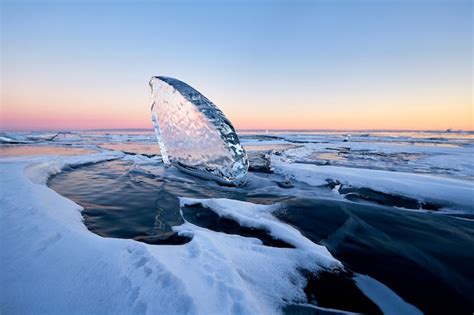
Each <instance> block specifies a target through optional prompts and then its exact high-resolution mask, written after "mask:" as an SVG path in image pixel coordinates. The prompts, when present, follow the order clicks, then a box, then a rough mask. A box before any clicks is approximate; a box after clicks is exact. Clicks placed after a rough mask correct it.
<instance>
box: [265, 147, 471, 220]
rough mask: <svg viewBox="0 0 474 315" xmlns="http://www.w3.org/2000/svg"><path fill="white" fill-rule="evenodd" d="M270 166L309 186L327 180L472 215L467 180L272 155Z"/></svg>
mask: <svg viewBox="0 0 474 315" xmlns="http://www.w3.org/2000/svg"><path fill="white" fill-rule="evenodd" d="M271 164H272V167H274V169H275V172H276V173H279V174H283V175H285V176H291V177H292V178H294V179H295V180H297V181H301V182H304V183H307V184H309V185H313V186H322V185H326V184H327V181H326V179H331V180H333V181H338V182H340V183H342V184H344V185H349V186H353V187H358V188H370V189H373V190H375V191H380V192H383V193H387V194H393V195H400V196H407V197H411V198H415V199H418V200H420V201H426V202H433V203H435V204H438V205H441V206H442V207H444V208H445V209H447V210H454V211H461V212H466V213H473V212H474V209H473V204H474V183H472V182H471V181H468V180H461V179H452V178H446V177H440V176H433V175H421V174H415V173H404V172H392V171H383V170H371V169H362V168H351V167H342V166H316V165H311V164H300V163H287V162H285V158H283V159H282V158H281V157H279V156H275V155H273V156H272V158H271Z"/></svg>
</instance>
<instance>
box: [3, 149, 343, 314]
mask: <svg viewBox="0 0 474 315" xmlns="http://www.w3.org/2000/svg"><path fill="white" fill-rule="evenodd" d="M122 156H123V154H120V153H117V152H103V153H98V154H91V155H83V156H72V157H54V158H52V157H24V158H6V159H2V160H1V161H0V172H1V174H2V178H1V179H0V180H1V182H0V183H1V187H2V189H1V191H0V196H1V198H0V199H1V205H2V211H1V224H2V228H1V231H0V235H1V242H2V244H1V245H2V252H1V262H2V268H1V271H0V276H1V282H2V284H5V285H2V287H1V288H2V289H1V290H2V292H1V310H2V313H5V314H11V313H22V314H27V313H49V314H53V313H56V314H66V313H67V314H71V313H78V314H85V313H94V314H123V313H129V314H130V313H134V314H140V313H147V314H157V313H159V314H183V313H190V314H194V313H196V314H273V313H278V312H279V310H280V307H281V306H282V303H283V301H284V300H286V301H293V302H304V301H305V295H304V292H303V288H304V283H305V279H304V278H303V276H302V275H301V274H300V272H299V271H298V269H299V268H305V269H307V270H310V271H315V272H317V271H318V270H320V269H321V268H329V269H331V268H340V267H341V264H340V263H339V262H338V261H337V260H335V259H334V258H333V257H332V256H331V254H329V252H328V251H327V250H326V249H325V248H324V247H323V246H319V245H316V244H313V243H311V242H310V241H308V240H307V239H306V238H304V237H303V236H302V235H301V234H299V233H298V232H297V231H296V230H294V229H293V228H291V227H289V226H288V225H286V224H283V223H280V222H279V221H277V220H276V219H274V218H272V216H271V214H270V210H271V207H272V206H256V205H253V204H249V203H245V202H239V204H238V206H239V208H240V209H241V211H240V212H239V213H238V214H235V213H234V214H232V213H231V211H230V210H229V205H233V204H235V203H236V202H237V201H232V200H214V201H213V200H203V201H199V200H183V204H184V203H191V202H202V203H203V204H206V205H207V206H209V208H210V209H214V210H215V211H216V212H217V213H219V214H220V215H232V216H234V217H235V218H238V220H239V221H241V222H243V223H244V224H247V225H263V226H266V227H268V228H269V229H270V230H271V231H272V233H273V234H275V236H277V237H281V238H286V239H288V241H289V242H292V244H294V245H295V247H296V248H274V247H267V246H263V245H262V244H261V242H260V241H259V240H257V239H249V238H244V237H241V236H237V235H227V234H223V233H218V232H213V231H210V230H207V229H204V228H201V227H198V226H195V225H193V224H190V223H185V224H184V225H182V226H179V227H176V230H177V231H180V233H183V234H186V235H192V241H191V242H189V243H187V244H185V245H180V246H164V245H148V244H143V243H139V242H136V241H133V240H127V239H112V238H103V237H100V236H98V235H96V234H93V233H91V232H90V231H88V230H87V229H86V227H85V226H84V224H83V222H82V217H81V213H80V211H81V207H80V206H79V205H77V204H75V203H74V202H72V201H70V200H68V199H66V198H64V197H62V196H60V195H58V194H57V193H56V192H54V191H53V190H51V189H49V188H48V187H47V186H46V185H45V183H46V180H47V178H48V176H50V175H52V174H55V173H57V172H59V171H61V169H62V168H64V167H67V166H71V165H74V166H77V165H80V164H86V163H94V162H99V161H105V160H110V159H116V158H120V157H122ZM259 217H261V219H259ZM260 221H261V222H260ZM266 266H272V268H267V267H266Z"/></svg>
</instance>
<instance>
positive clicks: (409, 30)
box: [2, 0, 473, 129]
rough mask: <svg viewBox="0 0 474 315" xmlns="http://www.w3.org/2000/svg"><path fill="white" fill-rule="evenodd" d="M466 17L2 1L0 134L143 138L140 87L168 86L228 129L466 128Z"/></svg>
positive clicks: (328, 6)
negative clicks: (191, 90)
mask: <svg viewBox="0 0 474 315" xmlns="http://www.w3.org/2000/svg"><path fill="white" fill-rule="evenodd" d="M472 14H473V13H472V2H471V1H457V0H454V1H221V2H218V1H137V2H132V1H118V2H115V1H3V2H2V87H3V89H2V90H3V92H2V103H3V104H4V105H2V107H3V112H4V114H3V115H2V116H3V118H2V122H3V124H4V125H5V126H7V128H19V129H21V128H25V127H29V126H31V127H32V128H33V127H35V126H36V125H35V122H37V123H38V125H37V127H38V128H42V127H41V126H43V125H47V126H48V125H51V124H52V125H53V126H57V127H58V128H63V124H66V125H65V126H67V125H68V124H69V125H70V124H73V125H74V124H77V126H78V127H81V126H84V127H85V128H86V127H91V126H92V127H93V126H95V125H100V126H105V127H118V126H123V127H148V125H149V124H150V122H149V112H148V110H149V108H148V104H149V99H148V86H147V81H148V79H149V77H150V76H151V75H167V76H172V77H176V78H178V79H181V80H183V81H185V82H187V83H189V84H191V85H192V86H194V87H195V88H197V89H198V90H199V91H201V92H203V94H205V95H206V96H208V97H209V98H210V99H211V100H212V101H214V102H215V103H216V104H217V105H218V106H219V107H220V108H221V109H223V111H224V112H225V113H226V114H227V115H228V116H229V117H230V118H231V120H232V121H234V124H235V125H236V126H237V127H238V128H259V127H261V128H314V129H318V128H321V129H327V128H331V126H333V128H334V129H373V128H376V129H438V128H441V129H443V128H450V127H454V128H459V129H461V128H462V129H472V71H473V67H472V40H473V34H472ZM25 94H30V95H25ZM33 95H34V96H33ZM32 112H34V113H36V115H32ZM58 112H60V114H58V115H55V114H56V113H58ZM68 112H70V113H71V115H70V116H68V115H67V113H68ZM39 113H42V114H41V115H39ZM38 115H39V116H38ZM55 117H56V118H55ZM127 119H128V120H127ZM74 126H75V125H74ZM417 126H418V127H419V128H417ZM97 127H99V126H97Z"/></svg>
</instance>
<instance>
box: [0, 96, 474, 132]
mask: <svg viewBox="0 0 474 315" xmlns="http://www.w3.org/2000/svg"><path fill="white" fill-rule="evenodd" d="M39 103H42V104H44V103H43V102H39ZM13 104H16V106H15V105H13ZM39 107H41V108H42V109H41V110H38V108H39ZM315 107H316V106H315ZM71 108H73V109H71ZM456 108H457V110H456V111H453V110H451V107H450V106H447V105H438V106H418V107H416V106H412V107H409V108H405V107H399V108H394V107H389V108H388V109H387V108H386V107H383V108H382V107H379V108H376V109H372V108H371V107H369V106H365V107H361V108H360V109H359V110H355V109H354V108H353V107H351V108H350V110H347V111H318V109H317V107H316V108H315V109H314V110H312V109H311V108H309V109H305V110H300V111H299V112H292V111H291V110H288V111H287V112H286V111H285V110H282V109H280V110H275V111H274V112H272V113H270V114H267V115H264V114H261V113H251V112H238V111H232V108H229V109H226V108H223V111H224V113H225V114H226V115H227V117H228V118H229V119H230V120H231V121H232V123H233V125H234V127H235V128H236V129H241V130H242V129H262V130H265V129H268V130H283V129H286V130H303V129H312V130H317V129H321V130H323V129H324V130H446V129H448V128H450V129H453V130H473V126H474V123H473V113H472V107H471V106H470V105H469V104H464V105H461V106H456ZM1 117H2V123H1V129H2V130H86V129H152V128H153V127H152V122H151V115H150V112H149V106H148V104H147V103H146V102H144V103H143V105H142V106H126V105H124V106H122V107H117V106H115V105H109V106H107V104H105V105H103V106H99V105H97V106H90V105H89V106H87V105H83V104H80V105H76V106H69V107H68V110H63V109H62V108H61V106H60V105H59V104H54V103H52V104H51V105H50V106H39V105H37V103H36V102H35V103H15V102H13V101H11V102H6V103H3V105H2V111H1Z"/></svg>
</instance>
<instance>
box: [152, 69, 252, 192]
mask: <svg viewBox="0 0 474 315" xmlns="http://www.w3.org/2000/svg"><path fill="white" fill-rule="evenodd" d="M150 86H151V90H152V99H153V103H152V105H151V112H152V118H153V124H154V127H155V132H156V136H157V139H158V144H159V146H160V149H161V155H162V157H163V162H165V163H166V164H173V165H175V166H177V167H179V168H180V169H182V170H184V171H188V172H190V173H193V174H195V175H198V176H203V177H210V178H213V179H217V180H219V181H221V182H224V183H227V184H239V183H242V182H243V181H244V178H245V175H246V174H247V170H248V165H249V163H248V160H247V154H246V152H245V150H244V148H243V147H242V145H241V144H240V142H239V138H238V136H237V134H236V133H235V130H234V127H233V126H232V124H231V122H230V121H229V120H228V119H227V118H226V117H225V116H224V114H223V113H222V112H221V111H220V110H219V108H217V106H216V105H214V104H213V103H212V102H211V101H210V100H208V99H207V98H206V97H205V96H204V95H202V94H201V93H199V92H198V91H196V90H195V89H193V88H192V87H191V86H189V85H187V84H186V83H184V82H181V81H179V80H177V79H173V78H168V77H152V78H151V80H150Z"/></svg>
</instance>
